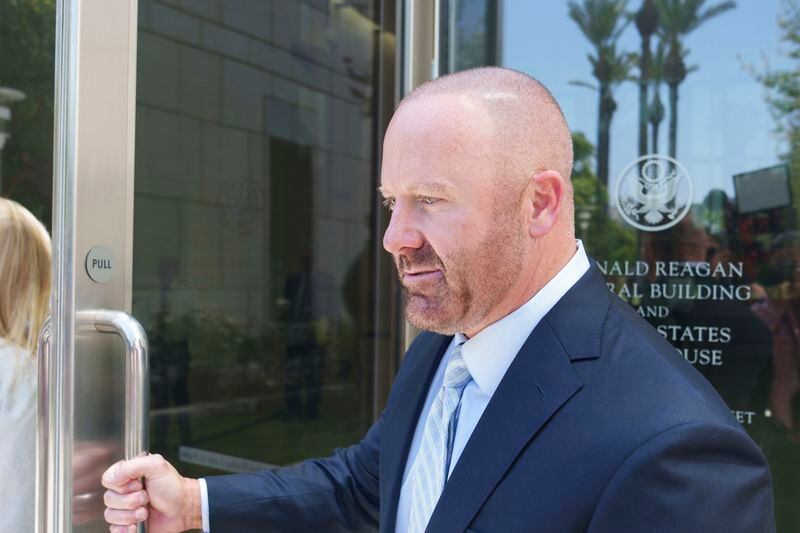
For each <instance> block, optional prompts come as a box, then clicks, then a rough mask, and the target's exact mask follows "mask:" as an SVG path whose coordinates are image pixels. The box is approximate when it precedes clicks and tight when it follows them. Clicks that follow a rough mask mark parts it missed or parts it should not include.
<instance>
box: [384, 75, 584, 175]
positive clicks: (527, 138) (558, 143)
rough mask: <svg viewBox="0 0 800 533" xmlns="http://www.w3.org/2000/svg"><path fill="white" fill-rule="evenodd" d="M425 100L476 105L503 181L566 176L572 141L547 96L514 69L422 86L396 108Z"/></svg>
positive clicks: (536, 83)
mask: <svg viewBox="0 0 800 533" xmlns="http://www.w3.org/2000/svg"><path fill="white" fill-rule="evenodd" d="M431 96H457V97H461V98H463V99H465V100H468V101H470V103H472V104H473V105H477V106H480V107H481V108H483V110H484V111H485V113H486V116H487V117H488V118H489V121H488V124H487V125H488V127H489V128H491V131H490V133H491V138H493V139H495V140H496V142H497V144H496V147H498V148H499V147H502V148H500V149H498V150H496V153H497V154H498V156H499V157H498V159H499V161H500V162H501V163H502V166H501V167H500V168H499V169H498V170H499V171H500V172H501V174H502V175H504V177H512V176H508V175H507V174H516V175H518V176H519V177H530V176H531V175H533V174H535V173H536V172H539V171H542V170H555V171H557V172H558V173H559V174H561V175H562V176H563V177H564V178H565V179H567V180H568V179H569V176H570V174H571V172H572V136H571V134H570V131H569V127H568V126H567V121H566V119H565V118H564V114H563V113H562V111H561V107H560V106H559V105H558V102H556V100H555V98H553V95H552V94H551V93H550V91H549V90H547V88H546V87H545V86H544V85H542V84H541V83H540V82H539V81H538V80H536V79H535V78H533V77H531V76H528V75H527V74H523V73H521V72H518V71H516V70H511V69H507V68H500V67H481V68H475V69H471V70H464V71H461V72H456V73H454V74H448V75H446V76H442V77H440V78H436V79H435V80H432V81H429V82H426V83H424V84H422V85H420V86H419V87H417V88H416V89H414V90H413V91H412V92H411V93H409V94H408V95H407V96H406V97H405V98H404V99H403V100H402V101H401V102H400V106H399V108H398V111H399V109H400V108H402V107H404V106H405V105H407V104H410V103H412V102H414V101H416V100H419V99H421V98H425V97H431Z"/></svg>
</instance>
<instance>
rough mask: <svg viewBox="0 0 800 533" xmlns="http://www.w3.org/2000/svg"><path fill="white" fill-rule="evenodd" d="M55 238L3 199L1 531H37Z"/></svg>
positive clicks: (0, 207) (0, 263)
mask: <svg viewBox="0 0 800 533" xmlns="http://www.w3.org/2000/svg"><path fill="white" fill-rule="evenodd" d="M50 257H51V252H50V237H49V236H48V235H47V230H46V229H45V228H44V226H42V224H41V223H40V222H39V221H38V220H36V217H34V216H33V215H32V214H31V213H30V212H29V211H28V210H27V209H25V208H24V207H22V206H21V205H19V204H18V203H16V202H14V201H12V200H8V199H6V198H0V480H2V481H1V482H0V501H2V502H3V505H2V511H1V512H0V532H6V531H7V532H12V531H14V532H16V531H32V530H33V502H34V480H35V461H36V361H35V359H34V354H35V351H36V341H37V337H38V334H39V328H40V327H41V325H42V323H43V322H44V319H45V317H46V316H47V313H48V303H49V299H50Z"/></svg>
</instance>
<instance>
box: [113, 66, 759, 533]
mask: <svg viewBox="0 0 800 533" xmlns="http://www.w3.org/2000/svg"><path fill="white" fill-rule="evenodd" d="M571 164H572V145H571V139H570V134H569V130H568V128H567V125H566V123H565V121H564V118H563V115H562V113H561V110H560V109H559V107H558V104H557V103H556V102H555V100H554V99H553V97H552V96H551V95H550V93H549V92H548V91H547V90H546V89H545V88H544V87H543V86H542V85H541V84H539V83H538V82H537V81H535V80H533V79H532V78H529V77H528V76H526V75H523V74H520V73H517V72H514V71H510V70H507V69H499V68H483V69H476V70H471V71H466V72H461V73H458V74H454V75H451V76H447V77H444V78H439V79H438V80H435V81H434V82H431V83H428V84H426V85H424V86H422V87H420V88H419V89H417V90H415V91H414V92H413V93H411V94H410V95H409V96H408V97H406V99H405V100H404V101H403V103H402V104H401V106H400V107H399V109H398V111H397V113H396V114H395V116H394V118H393V119H392V122H391V124H390V126H389V129H388V131H387V134H386V139H385V142H384V157H383V167H382V174H381V181H382V184H381V192H382V194H383V196H384V198H385V200H386V204H387V206H388V207H389V208H390V209H391V210H392V217H391V222H390V224H389V227H388V229H387V231H386V234H385V236H384V247H385V248H386V249H387V250H388V251H389V252H390V253H391V254H392V255H393V256H394V258H395V261H396V264H397V268H398V273H399V276H400V279H401V282H402V284H403V287H404V289H405V292H406V296H407V298H406V313H407V317H408V320H409V321H410V322H411V323H412V324H414V325H416V326H418V327H420V328H421V329H424V330H427V331H428V332H426V333H423V334H421V335H420V336H419V337H418V338H417V339H416V340H415V341H414V343H413V344H412V345H411V347H410V348H409V350H408V352H407V354H406V357H405V359H404V361H403V364H402V366H401V368H400V371H399V373H398V375H397V378H396V380H395V383H394V386H393V389H392V392H391V395H390V397H389V400H388V404H387V407H386V409H385V411H384V413H383V414H382V415H381V417H380V418H379V419H378V420H377V421H376V422H375V424H374V425H373V426H372V428H371V429H370V430H369V431H368V433H367V434H366V436H365V437H364V438H363V440H362V441H361V442H360V443H358V444H356V445H354V446H352V447H350V448H347V449H341V450H337V451H335V452H334V453H333V455H331V456H330V457H328V458H325V459H315V460H309V461H306V462H304V463H301V464H299V465H296V466H292V467H288V468H280V469H276V470H271V471H264V472H259V473H254V474H244V475H233V476H220V477H211V478H208V479H205V480H194V479H188V478H183V477H181V476H180V475H179V474H178V473H177V471H175V469H174V468H173V467H172V466H170V465H169V464H168V463H167V462H166V461H164V459H163V458H161V457H160V456H157V455H151V456H148V457H141V458H137V459H133V460H131V461H124V462H120V463H117V464H116V465H113V466H112V467H110V468H109V469H108V470H107V471H106V473H105V475H104V477H103V483H104V485H105V486H106V487H107V488H108V489H109V490H108V492H107V493H106V495H105V501H106V505H107V506H108V509H107V511H106V519H107V520H108V521H109V522H110V523H112V524H118V526H112V531H132V529H129V528H131V527H133V526H132V524H135V523H136V522H138V521H141V520H144V519H146V518H147V517H148V516H149V519H150V528H151V531H155V532H160V531H180V530H182V529H188V528H192V527H196V528H199V527H203V529H206V530H210V531H212V532H213V533H219V532H225V531H286V532H289V531H292V532H295V531H371V530H375V529H378V528H380V530H381V531H385V532H392V531H397V532H402V533H405V532H413V533H421V532H423V531H428V532H431V533H440V532H441V533H450V532H452V533H456V532H463V531H480V532H515V531H543V532H572V531H592V532H628V531H665V532H666V531H669V532H675V531H681V532H687V531H698V532H700V531H702V532H708V531H737V532H738V531H741V532H756V531H758V532H761V531H773V530H774V523H773V516H772V515H773V509H772V507H773V504H772V492H771V486H770V476H769V470H768V468H767V465H766V462H765V459H764V457H763V455H762V454H761V452H760V451H759V449H758V447H757V446H756V445H755V444H754V443H753V442H752V441H751V440H750V438H749V437H748V436H747V434H746V433H745V431H744V430H743V429H742V427H741V426H739V424H738V423H737V422H736V421H735V420H734V419H733V417H732V416H731V414H730V412H729V411H728V409H727V407H726V406H725V404H724V403H723V402H722V401H721V399H720V398H719V396H718V395H717V394H716V392H715V391H714V390H713V389H712V388H711V386H710V385H709V384H708V383H707V382H706V381H705V380H704V379H703V378H702V377H701V376H700V375H699V374H698V373H697V372H696V371H694V370H693V369H692V368H691V366H690V365H689V364H688V363H686V361H684V360H683V358H682V357H681V356H680V354H678V353H677V352H676V350H675V349H674V348H672V347H671V346H670V345H669V344H668V343H667V342H666V341H665V340H664V339H663V338H662V336H661V335H659V334H658V333H657V332H656V331H655V330H653V329H652V328H651V327H650V326H649V325H648V324H647V323H646V322H644V321H643V320H642V319H641V318H640V317H639V316H638V315H637V314H636V313H635V312H633V311H632V309H631V308H629V307H628V306H627V305H626V304H624V303H623V302H622V301H621V300H619V299H618V298H617V297H616V296H614V295H613V294H611V293H610V292H609V291H608V289H607V288H606V285H605V282H604V280H603V277H602V275H601V274H600V273H599V271H598V269H597V268H596V267H593V266H590V262H589V260H588V259H587V257H586V254H585V252H584V250H583V247H582V244H581V243H580V242H576V241H575V238H574V227H573V218H574V213H573V206H572V196H571V194H572V193H571V187H570V183H569V180H568V176H569V175H570V172H571ZM140 478H144V481H145V485H146V488H145V487H144V486H143V485H142V483H141V482H140V481H139V479H140Z"/></svg>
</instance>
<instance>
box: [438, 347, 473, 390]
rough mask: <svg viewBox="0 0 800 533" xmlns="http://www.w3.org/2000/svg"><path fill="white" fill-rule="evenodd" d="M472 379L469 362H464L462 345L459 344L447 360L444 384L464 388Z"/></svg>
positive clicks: (454, 387)
mask: <svg viewBox="0 0 800 533" xmlns="http://www.w3.org/2000/svg"><path fill="white" fill-rule="evenodd" d="M471 379H472V376H471V375H470V373H469V370H468V369H467V364H466V363H465V362H464V357H463V356H462V355H461V345H458V346H457V347H456V349H455V350H454V351H453V354H452V355H451V356H450V360H449V361H448V362H447V368H445V370H444V386H445V387H450V388H453V389H463V388H464V387H466V386H467V383H469V381H470V380H471Z"/></svg>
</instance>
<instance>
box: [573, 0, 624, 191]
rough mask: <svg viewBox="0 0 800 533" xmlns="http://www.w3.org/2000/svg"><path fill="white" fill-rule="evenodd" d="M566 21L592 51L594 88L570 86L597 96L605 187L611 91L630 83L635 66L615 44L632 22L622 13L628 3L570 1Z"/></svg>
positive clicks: (599, 162) (599, 171)
mask: <svg viewBox="0 0 800 533" xmlns="http://www.w3.org/2000/svg"><path fill="white" fill-rule="evenodd" d="M568 5H569V17H570V18H571V19H572V20H574V21H575V23H576V24H577V25H578V27H579V28H580V30H581V32H583V34H584V35H585V36H586V38H587V39H588V40H589V42H591V43H592V46H594V48H595V53H594V55H592V54H589V61H590V62H591V64H592V75H593V76H594V77H595V78H596V79H597V83H598V85H597V86H596V87H595V86H594V85H592V84H590V83H585V82H572V83H574V84H577V85H583V86H585V87H588V88H590V89H593V90H596V91H597V92H598V121H597V177H598V179H599V180H600V183H601V184H602V185H604V186H608V161H609V153H610V150H611V120H612V118H613V117H614V112H615V111H616V110H617V103H616V101H615V100H614V95H613V92H614V88H615V87H616V86H617V85H619V84H620V83H622V82H623V81H626V80H628V79H630V71H631V69H632V68H633V66H634V65H635V64H636V55H635V54H632V53H629V52H620V51H618V50H617V41H618V40H619V36H620V35H622V32H623V31H625V28H626V27H627V26H628V24H629V23H630V21H631V19H630V17H628V16H627V15H626V12H625V9H626V7H627V5H628V0H583V1H582V2H580V3H579V2H577V1H576V0H570V1H569V3H568Z"/></svg>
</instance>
